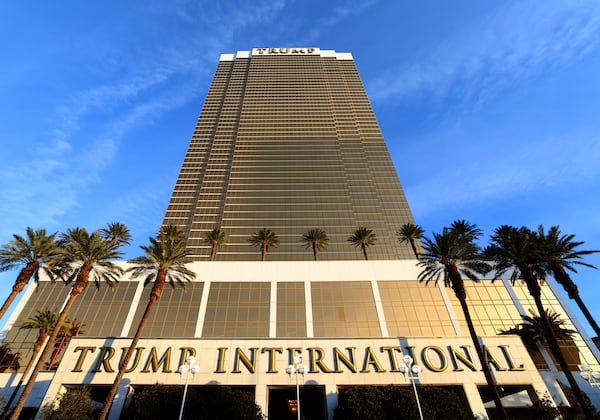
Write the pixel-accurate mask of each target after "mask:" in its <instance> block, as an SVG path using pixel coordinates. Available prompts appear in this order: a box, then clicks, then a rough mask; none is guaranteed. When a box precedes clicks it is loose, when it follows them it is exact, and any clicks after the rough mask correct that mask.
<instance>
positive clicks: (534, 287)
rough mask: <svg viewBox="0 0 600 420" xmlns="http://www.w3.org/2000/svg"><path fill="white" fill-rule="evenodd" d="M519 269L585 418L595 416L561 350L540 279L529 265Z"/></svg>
mask: <svg viewBox="0 0 600 420" xmlns="http://www.w3.org/2000/svg"><path fill="white" fill-rule="evenodd" d="M519 269H520V271H521V274H522V275H523V279H524V280H525V283H526V284H527V288H528V289H529V294H530V295H531V296H532V297H533V300H534V302H535V306H536V308H537V311H538V313H539V315H540V318H541V319H542V321H543V323H544V329H545V333H546V334H545V338H546V342H547V343H548V347H550V351H551V352H552V354H553V355H554V358H555V359H556V361H557V362H558V364H559V366H560V368H561V369H562V371H563V373H564V374H565V376H566V378H567V381H568V382H569V386H570V387H571V391H572V392H573V395H574V396H575V399H576V400H577V402H578V403H579V405H580V406H581V409H582V410H583V413H584V414H585V418H586V419H592V418H594V412H593V410H592V408H591V407H590V406H589V404H588V400H587V399H586V398H585V396H584V394H583V392H582V391H581V388H579V385H578V384H577V381H576V380H575V378H574V377H573V373H572V372H571V369H570V368H569V365H568V363H567V360H566V359H565V357H564V355H563V353H562V351H561V350H560V346H559V344H558V341H557V340H556V336H555V335H554V330H553V329H552V325H551V323H550V320H549V319H548V316H547V313H546V310H545V308H544V304H543V303H542V298H541V295H542V293H541V288H540V285H539V282H538V279H537V277H536V276H535V275H534V274H533V273H532V271H531V269H529V267H519Z"/></svg>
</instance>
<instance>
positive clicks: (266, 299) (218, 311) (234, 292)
mask: <svg viewBox="0 0 600 420" xmlns="http://www.w3.org/2000/svg"><path fill="white" fill-rule="evenodd" d="M270 293H271V284H270V283H266V282H227V283H226V282H213V283H211V287H210V293H209V295H208V306H207V308H206V316H205V318H204V327H203V329H202V336H203V337H232V338H234V337H268V336H269V315H270V312H269V309H270Z"/></svg>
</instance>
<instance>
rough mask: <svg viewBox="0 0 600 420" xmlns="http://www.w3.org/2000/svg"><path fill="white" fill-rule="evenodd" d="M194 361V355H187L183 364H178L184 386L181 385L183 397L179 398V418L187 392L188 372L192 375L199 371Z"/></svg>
mask: <svg viewBox="0 0 600 420" xmlns="http://www.w3.org/2000/svg"><path fill="white" fill-rule="evenodd" d="M195 363H196V358H195V357H194V356H188V357H187V359H185V365H181V366H179V369H178V370H177V371H178V372H179V374H180V375H183V374H185V386H184V387H183V399H182V400H181V409H180V410H179V420H181V419H182V418H183V407H184V406H185V396H186V394H187V389H188V382H189V379H190V372H191V373H192V376H194V377H195V376H196V373H198V372H200V366H198V365H196V364H195Z"/></svg>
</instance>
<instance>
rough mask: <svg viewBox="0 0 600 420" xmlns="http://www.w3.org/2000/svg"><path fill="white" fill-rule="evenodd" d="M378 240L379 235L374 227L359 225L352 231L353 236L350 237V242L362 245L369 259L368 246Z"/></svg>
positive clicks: (364, 253)
mask: <svg viewBox="0 0 600 420" xmlns="http://www.w3.org/2000/svg"><path fill="white" fill-rule="evenodd" d="M376 240H377V235H375V233H374V232H373V230H372V229H367V228H366V227H359V228H358V229H356V230H355V231H354V232H353V233H352V236H350V237H349V238H348V242H350V243H352V244H353V245H355V246H360V247H361V249H362V253H363V256H364V257H365V260H368V259H369V254H368V253H367V248H368V247H369V246H371V245H375V241H376Z"/></svg>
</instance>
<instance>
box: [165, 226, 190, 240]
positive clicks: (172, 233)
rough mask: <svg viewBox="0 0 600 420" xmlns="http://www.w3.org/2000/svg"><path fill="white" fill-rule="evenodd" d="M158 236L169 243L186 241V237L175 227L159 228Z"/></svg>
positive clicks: (181, 230) (180, 229)
mask: <svg viewBox="0 0 600 420" xmlns="http://www.w3.org/2000/svg"><path fill="white" fill-rule="evenodd" d="M160 235H161V236H162V237H163V238H167V239H168V240H169V241H184V242H185V241H186V239H187V236H186V234H185V232H184V231H183V229H182V228H181V227H179V226H176V225H164V226H161V228H160Z"/></svg>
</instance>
